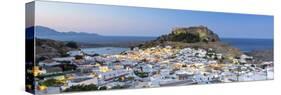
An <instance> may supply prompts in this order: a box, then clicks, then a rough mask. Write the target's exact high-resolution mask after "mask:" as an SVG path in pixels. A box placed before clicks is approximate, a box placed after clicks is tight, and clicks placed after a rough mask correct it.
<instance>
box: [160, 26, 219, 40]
mask: <svg viewBox="0 0 281 95" xmlns="http://www.w3.org/2000/svg"><path fill="white" fill-rule="evenodd" d="M157 41H174V42H184V43H197V42H218V41H220V39H219V37H218V35H217V34H215V33H214V32H213V31H211V30H210V29H208V28H207V27H205V26H198V27H188V28H185V27H182V28H174V29H173V30H172V32H171V33H170V34H168V35H163V36H160V37H158V39H157Z"/></svg>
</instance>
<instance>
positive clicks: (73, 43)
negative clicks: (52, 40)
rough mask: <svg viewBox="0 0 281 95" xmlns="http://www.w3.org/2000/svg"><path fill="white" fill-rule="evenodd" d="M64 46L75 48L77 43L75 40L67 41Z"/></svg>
mask: <svg viewBox="0 0 281 95" xmlns="http://www.w3.org/2000/svg"><path fill="white" fill-rule="evenodd" d="M66 46H68V47H70V48H75V49H77V48H78V45H77V43H76V42H73V41H71V42H68V43H67V44H66Z"/></svg>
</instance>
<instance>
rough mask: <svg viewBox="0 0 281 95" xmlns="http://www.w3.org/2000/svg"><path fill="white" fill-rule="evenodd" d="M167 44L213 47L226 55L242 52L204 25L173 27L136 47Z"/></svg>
mask: <svg viewBox="0 0 281 95" xmlns="http://www.w3.org/2000/svg"><path fill="white" fill-rule="evenodd" d="M167 45H169V46H172V47H176V48H185V47H194V48H205V49H207V48H213V49H215V50H216V51H217V52H220V53H224V54H225V55H227V56H239V55H241V54H242V53H241V52H240V50H239V49H237V48H234V47H231V46H229V45H227V44H224V43H222V42H220V38H219V36H218V35H217V34H216V33H214V32H213V31H212V30H210V29H209V28H207V27H205V26H193V27H181V28H174V29H173V30H172V31H171V33H169V34H167V35H162V36H160V37H158V38H157V39H155V40H152V41H148V42H145V43H143V44H140V45H138V47H140V48H149V47H154V46H167Z"/></svg>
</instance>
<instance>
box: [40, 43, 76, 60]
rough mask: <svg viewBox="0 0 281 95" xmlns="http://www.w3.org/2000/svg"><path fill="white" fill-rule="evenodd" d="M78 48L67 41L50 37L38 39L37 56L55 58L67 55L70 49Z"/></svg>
mask: <svg viewBox="0 0 281 95" xmlns="http://www.w3.org/2000/svg"><path fill="white" fill-rule="evenodd" d="M75 49H76V48H73V47H70V46H68V45H67V42H61V41H55V40H50V39H36V49H35V50H36V58H42V57H44V58H53V57H61V56H66V55H67V52H68V51H70V50H75Z"/></svg>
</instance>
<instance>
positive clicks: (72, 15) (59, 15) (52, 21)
mask: <svg viewBox="0 0 281 95" xmlns="http://www.w3.org/2000/svg"><path fill="white" fill-rule="evenodd" d="M35 15H36V17H35V24H36V25H42V26H46V27H49V28H53V29H55V30H58V31H62V32H69V31H75V32H89V33H97V34H100V35H108V36H160V35H163V34H168V33H169V32H170V31H171V30H172V28H174V27H189V26H199V25H204V26H207V27H208V28H209V29H211V30H213V31H214V32H215V33H217V34H218V35H219V36H220V37H222V38H273V16H265V15H249V14H247V15H246V14H231V13H215V12H199V11H189V10H171V9H157V8H139V7H124V6H108V5H95V4H75V3H56V2H45V1H37V3H36V13H35Z"/></svg>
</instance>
